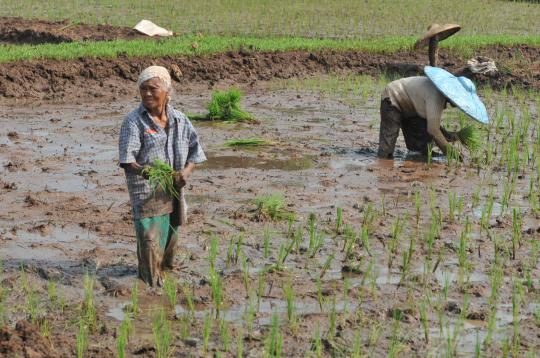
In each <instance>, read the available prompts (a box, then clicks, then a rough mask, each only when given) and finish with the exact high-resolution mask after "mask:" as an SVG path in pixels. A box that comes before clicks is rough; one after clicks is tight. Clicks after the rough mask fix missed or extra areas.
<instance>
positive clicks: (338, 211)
mask: <svg viewBox="0 0 540 358" xmlns="http://www.w3.org/2000/svg"><path fill="white" fill-rule="evenodd" d="M342 226H343V208H341V207H338V208H337V209H336V228H335V230H336V233H337V234H340V233H341V227H342Z"/></svg>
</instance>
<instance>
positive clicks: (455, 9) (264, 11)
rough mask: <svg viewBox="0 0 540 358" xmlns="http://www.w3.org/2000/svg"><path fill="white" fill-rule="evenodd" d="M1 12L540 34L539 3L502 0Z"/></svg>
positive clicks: (327, 33) (163, 0)
mask: <svg viewBox="0 0 540 358" xmlns="http://www.w3.org/2000/svg"><path fill="white" fill-rule="evenodd" d="M0 16H23V17H41V18H48V19H56V20H59V19H70V20H72V21H73V22H82V23H93V24H96V23H100V24H103V23H107V24H112V25H120V26H129V27H133V26H134V25H135V24H136V23H137V22H138V21H139V20H141V19H143V18H144V19H149V20H151V21H154V22H155V23H157V24H159V25H161V26H164V27H167V28H170V29H171V30H173V31H175V32H177V33H180V34H193V33H196V32H202V33H204V34H220V35H221V34H224V35H254V36H300V37H330V38H367V37H382V36H403V35H405V36H418V35H419V34H420V33H422V32H423V31H425V29H426V28H427V26H428V25H429V24H430V23H432V22H439V23H446V22H449V23H458V24H461V25H462V26H463V29H462V30H461V32H460V34H461V33H462V34H466V35H478V34H514V35H516V34H533V35H538V34H540V27H538V26H534V24H536V23H537V22H538V19H539V18H540V6H538V5H537V4H530V3H527V2H521V3H520V2H513V1H496V0H487V1H484V0H470V1H469V0H456V1H452V2H449V1H445V0H400V1H393V0H365V1H360V2H359V1H356V0H340V1H324V0H299V1H287V0H242V1H239V0H208V1H196V0H183V1H181V2H180V1H173V0H158V1H155V2H148V1H143V0H132V1H128V0H116V1H110V0H92V1H86V0H50V1H36V0H27V1H20V0H2V2H1V6H0Z"/></svg>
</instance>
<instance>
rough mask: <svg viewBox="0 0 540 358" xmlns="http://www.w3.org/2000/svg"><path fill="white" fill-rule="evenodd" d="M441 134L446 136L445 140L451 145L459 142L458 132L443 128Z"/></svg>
mask: <svg viewBox="0 0 540 358" xmlns="http://www.w3.org/2000/svg"><path fill="white" fill-rule="evenodd" d="M441 132H442V134H443V135H444V138H445V139H446V140H447V141H448V142H450V143H453V142H456V141H458V140H459V137H458V135H457V132H451V131H447V130H446V129H444V128H443V127H441Z"/></svg>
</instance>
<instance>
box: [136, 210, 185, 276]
mask: <svg viewBox="0 0 540 358" xmlns="http://www.w3.org/2000/svg"><path fill="white" fill-rule="evenodd" d="M134 223H135V234H136V236H137V259H138V261H139V264H138V272H139V278H140V279H141V280H143V281H144V282H145V283H146V284H147V285H149V286H161V285H162V283H163V279H162V277H161V272H162V271H166V270H170V269H172V267H173V260H174V253H175V249H176V244H177V242H178V226H175V227H173V226H171V224H170V223H171V220H170V214H165V215H161V216H154V217H150V218H143V219H136V220H135V221H134Z"/></svg>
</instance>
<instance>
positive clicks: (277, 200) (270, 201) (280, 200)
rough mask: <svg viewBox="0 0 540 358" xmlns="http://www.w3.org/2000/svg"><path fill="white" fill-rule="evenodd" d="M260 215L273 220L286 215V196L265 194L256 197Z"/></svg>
mask: <svg viewBox="0 0 540 358" xmlns="http://www.w3.org/2000/svg"><path fill="white" fill-rule="evenodd" d="M255 204H256V205H257V212H258V216H259V217H261V218H268V219H271V220H273V221H276V220H280V219H282V218H283V217H284V216H285V211H284V209H283V208H284V206H285V198H284V197H283V195H282V194H272V195H263V196H260V197H257V198H256V199H255Z"/></svg>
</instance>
